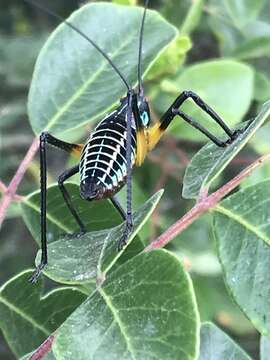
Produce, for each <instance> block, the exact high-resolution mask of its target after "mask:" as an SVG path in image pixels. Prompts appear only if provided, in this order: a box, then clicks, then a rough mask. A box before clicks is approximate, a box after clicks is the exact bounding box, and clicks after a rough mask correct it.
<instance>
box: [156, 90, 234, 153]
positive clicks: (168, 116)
mask: <svg viewBox="0 0 270 360" xmlns="http://www.w3.org/2000/svg"><path fill="white" fill-rule="evenodd" d="M189 98H191V99H192V100H193V101H194V103H195V104H196V105H198V106H199V107H200V108H201V109H202V110H203V111H204V112H205V113H207V114H208V115H209V116H210V117H211V118H212V119H213V120H214V121H215V122H216V123H217V124H218V125H219V126H220V127H221V128H222V129H223V130H224V132H225V133H226V134H227V135H228V137H229V139H228V140H227V141H222V140H219V139H217V138H216V137H215V136H214V135H213V134H211V133H210V132H209V131H208V130H207V129H206V128H205V127H203V126H202V125H200V124H199V123H198V122H197V121H196V120H194V119H193V118H192V117H191V116H189V115H188V114H186V113H184V112H183V111H181V110H180V109H179V108H180V107H181V105H182V104H183V103H184V101H186V100H187V99H189ZM176 115H179V116H180V117H181V118H182V119H183V120H184V121H186V122H187V123H189V124H190V125H191V126H193V127H195V128H196V129H197V130H199V131H200V132H202V133H203V134H204V135H205V136H207V137H208V138H209V139H210V140H211V141H213V142H214V143H215V144H216V145H217V146H221V147H224V146H226V145H228V144H230V143H231V142H232V141H233V140H235V139H236V138H237V136H238V135H239V133H240V132H241V131H239V130H236V131H232V130H231V129H230V128H229V127H228V126H227V125H226V123H225V122H224V121H223V120H222V119H221V117H220V116H219V115H218V114H217V113H216V112H215V111H214V110H213V109H212V108H211V107H210V106H209V105H207V104H206V103H205V102H204V101H203V100H202V98H200V97H199V95H197V94H196V93H194V92H193V91H183V92H182V93H181V94H180V95H179V96H178V97H177V98H176V99H175V101H174V102H173V104H172V105H171V106H170V107H169V109H168V110H167V111H166V112H165V113H164V115H163V116H162V117H161V120H160V130H161V131H165V130H166V128H167V127H168V126H169V124H170V123H171V121H172V120H173V119H174V118H175V116H176Z"/></svg>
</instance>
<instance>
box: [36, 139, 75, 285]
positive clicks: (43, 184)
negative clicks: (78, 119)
mask: <svg viewBox="0 0 270 360" xmlns="http://www.w3.org/2000/svg"><path fill="white" fill-rule="evenodd" d="M39 140H40V143H39V155H40V227H41V234H40V235H41V260H40V263H39V264H38V266H37V267H36V270H35V271H34V273H33V274H32V276H31V277H30V279H29V281H30V282H31V283H35V282H36V281H37V279H38V277H39V275H40V274H41V271H42V270H43V269H44V267H45V266H46V265H47V263H48V253H47V236H46V231H47V222H46V214H47V159H46V144H47V143H48V144H51V145H53V146H55V147H57V148H59V149H62V150H65V151H67V152H69V153H77V154H78V153H80V151H81V148H82V146H81V145H78V144H70V143H67V142H65V141H61V140H59V139H57V138H55V137H54V136H52V135H50V134H49V133H47V132H43V133H41V134H40V137H39Z"/></svg>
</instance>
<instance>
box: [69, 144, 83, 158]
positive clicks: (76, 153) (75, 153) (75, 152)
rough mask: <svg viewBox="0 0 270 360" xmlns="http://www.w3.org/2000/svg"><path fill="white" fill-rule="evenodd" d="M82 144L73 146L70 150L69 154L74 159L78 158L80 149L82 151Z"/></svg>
mask: <svg viewBox="0 0 270 360" xmlns="http://www.w3.org/2000/svg"><path fill="white" fill-rule="evenodd" d="M83 146H84V145H83V144H75V145H74V147H73V148H72V150H71V152H70V154H71V155H73V156H75V157H80V156H81V153H82V149H83Z"/></svg>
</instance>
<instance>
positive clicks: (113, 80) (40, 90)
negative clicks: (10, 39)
mask: <svg viewBox="0 0 270 360" xmlns="http://www.w3.org/2000/svg"><path fill="white" fill-rule="evenodd" d="M141 18H142V9H141V8H136V7H130V6H127V7H124V6H121V5H116V4H109V3H97V4H88V5H85V6H83V7H81V8H80V9H79V10H78V11H76V12H75V13H74V14H73V15H71V17H70V18H69V19H68V21H70V22H71V23H73V24H74V25H75V26H77V27H78V28H79V29H80V30H81V31H82V32H84V33H85V34H86V35H89V36H90V37H91V38H92V39H93V40H94V41H96V43H97V44H98V45H99V46H100V47H101V48H102V49H103V50H104V51H105V52H106V53H107V55H109V56H110V58H111V59H112V61H113V62H114V63H115V64H116V66H117V67H118V68H119V69H121V71H122V72H123V74H124V76H125V78H126V79H127V81H128V83H130V84H133V83H135V82H136V76H137V62H138V41H139V38H138V32H139V26H140V22H141ZM175 36H176V29H175V28H174V27H173V26H172V25H170V24H169V23H167V22H166V21H165V20H164V19H163V18H162V17H161V16H160V15H159V14H158V13H156V12H155V11H151V10H149V11H148V12H147V18H146V24H145V32H144V42H143V67H144V71H145V70H146V69H147V68H148V67H149V66H150V64H151V63H152V62H153V60H154V59H155V58H156V57H157V55H158V54H159V53H160V52H161V51H162V49H163V48H164V47H165V46H166V45H167V44H168V43H169V42H170V41H171V40H172V39H173V38H174V37H175ZM112 84H113V87H112ZM125 92H126V88H125V86H124V84H123V82H122V81H121V80H120V78H119V77H118V75H117V74H116V72H115V71H114V70H113V69H112V68H111V66H110V65H109V64H108V62H107V61H106V60H105V59H104V58H103V57H102V56H101V55H100V54H99V53H98V52H97V50H96V49H95V48H94V47H93V46H92V45H91V44H89V43H88V42H87V41H86V40H85V39H84V38H83V37H82V36H79V35H78V34H77V33H76V32H75V31H74V30H72V29H70V28H69V27H68V26H66V25H65V24H62V25H60V26H59V27H58V28H57V29H56V30H55V31H54V32H53V33H52V35H51V36H50V38H49V40H48V41H47V43H46V44H45V46H44V47H43V49H42V51H41V53H40V55H39V57H38V60H37V63H36V67H35V71H34V76H33V81H32V84H31V89H30V94H29V103H28V109H29V116H30V122H31V125H32V128H33V130H34V131H35V133H39V132H40V131H42V130H45V129H46V130H49V131H50V132H52V133H54V134H58V135H60V134H61V136H62V133H63V132H64V131H66V130H70V129H72V128H76V127H79V126H81V125H83V124H85V123H88V122H89V121H95V120H97V118H99V117H100V116H101V115H102V114H104V113H105V112H106V111H108V110H109V109H110V107H111V106H112V104H113V103H115V102H116V101H117V100H118V99H119V97H120V96H121V95H123V94H124V93H125Z"/></svg>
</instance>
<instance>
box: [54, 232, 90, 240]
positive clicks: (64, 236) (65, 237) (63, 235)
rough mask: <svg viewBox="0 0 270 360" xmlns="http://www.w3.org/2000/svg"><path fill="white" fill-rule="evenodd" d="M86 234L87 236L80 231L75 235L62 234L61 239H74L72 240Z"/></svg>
mask: <svg viewBox="0 0 270 360" xmlns="http://www.w3.org/2000/svg"><path fill="white" fill-rule="evenodd" d="M84 234H86V231H78V232H75V233H62V234H60V237H61V238H64V239H72V238H80V237H81V236H83V235H84Z"/></svg>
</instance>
